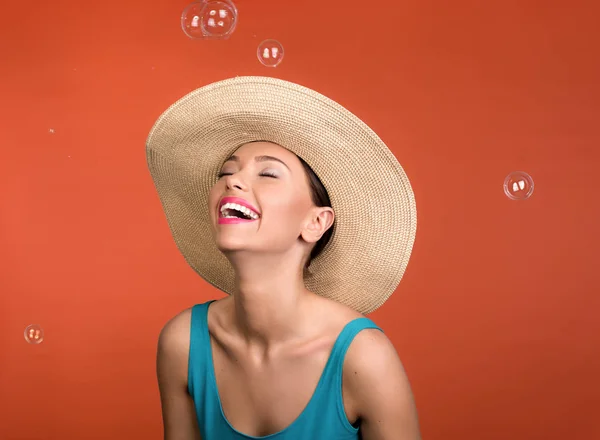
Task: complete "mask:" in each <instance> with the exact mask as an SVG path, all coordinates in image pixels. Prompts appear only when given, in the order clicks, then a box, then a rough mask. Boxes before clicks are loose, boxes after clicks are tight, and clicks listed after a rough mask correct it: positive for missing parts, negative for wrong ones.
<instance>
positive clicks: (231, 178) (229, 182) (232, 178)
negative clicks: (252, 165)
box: [225, 173, 246, 191]
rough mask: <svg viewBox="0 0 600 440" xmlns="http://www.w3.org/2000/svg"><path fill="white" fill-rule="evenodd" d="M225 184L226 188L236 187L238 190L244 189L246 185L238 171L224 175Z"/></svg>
mask: <svg viewBox="0 0 600 440" xmlns="http://www.w3.org/2000/svg"><path fill="white" fill-rule="evenodd" d="M225 186H227V189H238V190H240V191H244V190H245V189H246V185H245V184H244V182H243V181H242V179H241V177H240V173H234V174H230V175H228V176H225Z"/></svg>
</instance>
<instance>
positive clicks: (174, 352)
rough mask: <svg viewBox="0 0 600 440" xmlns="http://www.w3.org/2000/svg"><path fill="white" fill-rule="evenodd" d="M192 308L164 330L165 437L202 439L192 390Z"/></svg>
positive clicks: (160, 372)
mask: <svg viewBox="0 0 600 440" xmlns="http://www.w3.org/2000/svg"><path fill="white" fill-rule="evenodd" d="M191 316H192V313H191V309H186V310H184V311H182V312H180V313H178V314H177V315H175V316H174V317H173V318H171V319H170V320H169V321H168V322H167V323H166V324H165V325H164V326H163V328H162V330H161V331H160V335H159V337H158V351H157V357H156V374H157V379H158V388H159V391H160V398H161V407H162V415H163V427H164V438H165V440H171V439H198V438H199V437H200V432H199V429H198V424H197V420H196V416H195V410H194V402H193V400H192V398H191V396H190V395H189V393H188V390H187V386H188V381H187V376H188V357H189V348H190V325H191Z"/></svg>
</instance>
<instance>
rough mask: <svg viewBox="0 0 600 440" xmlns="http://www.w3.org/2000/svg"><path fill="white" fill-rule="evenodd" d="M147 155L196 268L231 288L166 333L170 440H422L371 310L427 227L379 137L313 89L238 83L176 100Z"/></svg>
mask: <svg viewBox="0 0 600 440" xmlns="http://www.w3.org/2000/svg"><path fill="white" fill-rule="evenodd" d="M290 115H293V117H290ZM224 116H225V117H224ZM330 127H336V130H335V131H332V130H331V129H330ZM147 154H148V164H149V168H150V171H151V173H152V176H153V178H154V182H155V185H156V188H157V190H158V193H159V196H160V198H161V201H162V203H163V208H164V210H165V213H166V216H167V219H168V222H169V225H170V227H171V230H172V232H173V236H174V239H175V241H176V243H177V245H178V247H179V249H180V250H181V252H182V253H183V255H184V256H185V258H186V261H187V262H188V263H189V264H190V265H191V266H192V267H193V268H194V270H196V272H197V273H198V274H199V275H200V276H202V277H203V278H204V279H205V280H207V281H208V282H209V283H211V284H213V285H215V286H216V287H218V288H220V289H221V290H223V291H224V292H226V293H228V294H229V296H228V297H226V298H224V299H222V300H218V301H208V302H206V303H203V304H196V305H194V306H193V307H191V308H189V309H187V310H184V311H183V312H181V313H180V314H178V315H177V316H175V317H174V318H172V319H171V320H170V321H169V322H168V323H167V324H166V325H165V326H164V328H163V330H162V332H161V334H160V338H159V342H158V354H157V375H158V383H159V388H160V393H161V401H162V408H163V420H164V427H165V439H167V440H175V439H177V440H180V439H197V438H198V437H200V438H202V439H204V440H216V439H218V440H228V439H256V438H266V437H268V438H269V439H273V440H275V439H276V440H280V439H281V440H292V439H294V440H295V439H307V438H310V439H316V440H319V439H327V440H336V439H339V440H342V439H347V440H351V439H353V440H354V439H358V438H363V439H366V440H381V439H392V438H393V439H396V438H398V439H405V440H416V439H419V438H420V434H419V427H418V421H417V413H416V409H415V405H414V401H413V397H412V392H411V389H410V385H409V382H408V379H407V377H406V374H405V372H404V369H403V367H402V363H401V361H400V359H399V357H398V355H397V353H396V350H395V349H394V347H393V345H392V344H391V342H390V341H389V339H388V338H387V337H386V336H385V335H384V333H383V331H382V330H381V329H380V328H379V327H378V326H377V325H376V324H375V323H374V322H373V321H372V320H370V319H368V318H366V317H365V316H364V315H363V313H369V312H371V311H373V310H375V309H376V308H378V307H379V306H381V305H382V304H383V303H384V302H385V301H386V300H387V299H388V298H389V296H390V295H391V294H392V292H393V291H394V290H395V289H396V287H397V285H398V283H399V282H400V279H401V278H402V276H403V274H404V270H405V268H406V265H407V263H408V260H409V257H410V253H411V250H412V245H413V242H414V237H415V231H416V208H415V202H414V196H413V193H412V189H411V187H410V183H409V181H408V178H407V177H406V174H405V173H404V170H403V169H402V167H401V166H400V164H399V163H398V161H397V160H396V159H395V157H394V156H393V155H392V153H391V152H390V151H389V149H388V148H387V147H386V146H385V144H383V142H382V141H381V140H380V139H379V138H378V137H377V135H376V134H375V133H373V132H372V131H371V130H370V129H369V128H368V127H367V126H366V125H365V124H364V123H363V122H362V121H361V120H360V119H358V118H357V117H356V116H354V115H352V114H351V113H350V112H348V111H347V110H346V109H344V108H343V107H341V106H340V105H339V104H337V103H335V102H333V101H331V100H329V99H328V98H326V97H324V96H323V95H320V94H318V93H316V92H314V91H312V90H310V89H306V88H304V87H302V86H299V85H297V84H292V83H289V82H286V81H281V80H276V79H272V78H257V77H238V78H235V79H231V80H225V81H221V82H219V83H215V84H211V85H208V86H206V87H203V88H201V89H198V90H196V91H194V92H192V93H190V94H189V95H187V96H186V97H184V98H182V99H181V100H180V101H178V102H176V103H175V104H174V105H172V106H171V107H170V108H169V109H168V110H167V111H166V112H165V113H164V114H163V115H162V116H161V117H160V118H159V120H158V121H157V122H156V124H155V126H154V127H153V129H152V131H151V132H150V135H149V137H148V141H147ZM383 201H385V203H382V202H383ZM374 211H377V212H378V213H379V214H380V215H378V216H377V218H373V216H371V215H366V213H372V212H374ZM391 230H392V231H395V235H396V236H397V237H398V239H397V240H394V242H393V243H390V242H389V240H388V239H387V238H388V237H389V232H390V231H391Z"/></svg>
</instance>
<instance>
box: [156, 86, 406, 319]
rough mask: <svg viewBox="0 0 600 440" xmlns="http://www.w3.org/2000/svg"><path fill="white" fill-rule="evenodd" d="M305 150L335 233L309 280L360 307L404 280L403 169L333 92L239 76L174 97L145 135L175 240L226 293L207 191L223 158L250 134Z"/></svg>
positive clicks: (378, 300)
mask: <svg viewBox="0 0 600 440" xmlns="http://www.w3.org/2000/svg"><path fill="white" fill-rule="evenodd" d="M258 140H261V141H269V142H273V143H276V144H279V145H281V146H283V147H285V148H287V149H288V150H290V151H292V152H294V153H295V154H296V155H298V156H299V157H301V158H302V159H303V160H304V161H306V163H307V164H308V165H309V166H310V167H311V168H312V169H313V170H314V172H315V173H316V174H317V176H318V177H319V179H321V181H322V182H323V185H324V186H325V188H326V189H327V192H328V193H329V197H330V199H331V204H332V207H333V209H334V211H335V223H334V231H333V235H332V237H331V239H330V241H329V244H328V245H327V246H326V247H325V249H324V250H323V252H322V253H321V254H320V255H319V256H318V257H317V258H316V259H314V260H313V261H312V263H311V265H310V268H309V270H308V271H307V272H306V274H305V284H306V287H307V288H308V289H309V290H311V291H313V292H315V293H317V294H319V295H322V296H324V297H328V298H331V299H334V300H336V301H339V302H341V303H343V304H346V305H348V306H350V307H352V308H353V309H355V310H357V311H359V312H361V313H365V314H366V313H370V312H372V311H374V310H375V309H377V308H378V307H379V306H381V305H382V304H383V303H384V302H385V301H386V300H387V299H388V298H389V297H390V295H391V294H392V293H393V292H394V291H395V289H396V287H397V286H398V283H399V282H400V280H401V278H402V276H403V274H404V271H405V269H406V266H407V264H408V260H409V258H410V254H411V251H412V246H413V243H414V240H415V234H416V225H417V212H416V205H415V199H414V195H413V191H412V188H411V186H410V183H409V180H408V177H407V176H406V174H405V172H404V170H403V169H402V167H401V166H400V164H399V163H398V161H397V160H396V158H395V157H394V155H393V154H392V152H391V151H390V150H389V149H388V148H387V147H386V145H385V144H384V143H383V141H382V140H381V139H379V137H378V136H377V135H376V134H375V133H374V132H373V131H372V130H371V129H370V128H369V127H368V126H367V125H366V124H365V123H364V122H362V121H361V120H360V119H359V118H357V117H356V116H355V115H353V114H352V113H351V112H349V111H348V110H346V109H345V108H343V107H342V106H340V105H339V104H337V103H336V102H334V101H332V100H331V99H329V98H327V97H325V96H323V95H321V94H319V93H317V92H315V91H313V90H311V89H308V88H305V87H303V86H300V85H298V84H294V83H290V82H287V81H283V80H279V79H275V78H266V77H236V78H232V79H227V80H224V81H220V82H217V83H213V84H210V85H207V86H205V87H202V88H200V89H197V90H195V91H193V92H191V93H189V94H188V95H186V96H184V97H183V98H181V99H180V100H178V101H177V102H176V103H174V104H173V105H172V106H170V107H169V108H168V109H167V110H166V111H165V112H164V113H163V114H162V115H161V116H160V117H159V119H158V120H157V121H156V123H155V124H154V126H153V128H152V130H151V131H150V134H149V136H148V139H147V142H146V153H147V160H148V167H149V169H150V173H151V175H152V178H153V180H154V183H155V186H156V189H157V191H158V195H159V197H160V200H161V202H162V205H163V209H164V211H165V214H166V217H167V221H168V223H169V227H170V229H171V232H172V234H173V237H174V239H175V242H176V244H177V246H178V248H179V250H180V251H181V253H182V254H183V256H184V257H185V259H186V261H187V262H188V264H189V265H190V266H191V267H192V268H193V269H194V270H195V271H196V272H197V273H198V274H199V275H200V276H202V277H203V278H204V279H205V280H206V281H208V282H209V283H211V284H212V285H214V286H215V287H217V288H219V289H221V290H223V291H224V292H226V293H229V294H231V293H232V292H233V291H234V273H233V269H232V267H231V265H230V263H229V261H228V260H227V258H226V257H225V256H224V255H223V254H222V253H221V252H220V251H219V250H218V249H217V247H216V245H215V243H214V241H213V238H212V233H211V224H210V217H209V207H208V194H209V191H210V188H211V187H212V185H214V184H215V183H216V181H217V179H218V176H217V174H218V172H219V170H220V167H221V165H222V164H223V162H224V161H225V159H226V158H227V157H228V156H230V155H231V154H232V153H233V152H234V151H235V150H236V149H237V148H238V147H240V146H241V145H243V144H245V143H248V142H252V141H258Z"/></svg>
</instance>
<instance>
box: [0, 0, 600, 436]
mask: <svg viewBox="0 0 600 440" xmlns="http://www.w3.org/2000/svg"><path fill="white" fill-rule="evenodd" d="M596 4H597V3H595V2H592V1H588V2H580V1H544V2H542V1H525V0H521V1H516V0H511V1H502V2H500V1H488V2H484V1H467V0H455V1H452V2H444V1H437V2H435V1H427V0H425V1H423V0H420V1H414V0H412V1H393V0H382V1H379V2H370V1H365V2H359V1H342V0H332V1H327V2H325V1H308V2H291V1H290V2H284V1H276V0H255V1H250V0H239V1H238V2H237V6H238V9H239V25H238V28H237V30H236V32H235V33H234V35H233V36H232V38H231V39H229V40H227V41H192V40H190V39H188V38H187V37H186V36H185V35H184V34H183V32H182V31H181V28H180V21H179V20H180V14H181V12H182V10H183V8H184V7H185V6H186V5H187V3H186V2H185V1H181V0H175V1H144V2H142V1H139V0H133V1H129V2H121V1H114V0H108V1H105V2H80V1H78V2H75V1H58V2H36V3H23V2H17V1H11V2H9V1H5V2H3V5H2V6H3V8H2V9H3V12H2V14H1V15H0V32H1V34H0V35H1V38H0V55H1V62H0V80H1V81H0V99H1V102H2V105H1V106H0V112H1V113H0V124H1V129H0V148H1V150H0V153H1V154H0V185H1V186H0V439H2V440H25V439H27V440H30V439H31V440H32V439H36V440H37V439H39V440H41V439H44V440H59V439H60V440H64V439H108V438H110V439H114V440H118V439H122V440H125V439H145V440H152V439H160V438H161V435H162V425H161V423H162V422H161V414H160V403H159V395H158V389H157V385H156V378H155V356H156V342H157V336H158V333H159V331H160V329H161V327H162V325H164V323H165V322H166V321H167V320H168V319H169V318H170V317H172V316H173V315H175V314H176V313H178V312H179V311H181V310H182V309H184V308H186V307H189V306H191V305H192V304H194V303H199V302H204V301H206V300H207V299H209V298H214V297H220V296H221V294H220V293H219V292H217V291H215V290H214V289H213V288H212V287H209V286H208V285H207V284H206V283H205V282H203V281H202V280H201V279H200V278H199V277H198V276H197V275H196V274H195V273H194V272H193V271H192V270H191V269H190V268H189V267H188V266H187V265H186V263H185V261H184V260H183V258H182V257H181V255H180V254H179V252H178V250H177V249H176V247H175V244H174V242H173V240H172V238H171V236H170V233H169V229H168V226H167V223H166V221H165V218H164V215H163V212H162V210H161V206H160V203H159V200H158V197H157V194H156V193H155V190H154V187H153V184H152V181H151V178H150V175H149V173H148V171H147V168H146V162H145V139H146V136H147V134H148V132H149V130H150V128H151V126H152V124H153V123H154V121H155V120H156V118H157V117H158V116H159V115H160V113H161V112H162V111H164V110H165V109H166V108H167V107H168V106H169V105H170V104H171V103H173V102H174V101H175V100H177V99H178V98H180V97H181V96H183V95H184V94H186V93H188V92H190V91H191V90H193V89H195V88H197V87H200V86H203V85H205V84H208V83H210V82H213V81H216V80H220V79H224V78H228V77H232V76H236V75H267V76H274V77H278V78H283V79H286V80H290V81H295V82H298V83H301V84H303V85H305V86H308V87H311V88H314V89H316V90H318V91H320V92H321V93H324V94H325V95H327V96H329V97H331V98H332V99H335V100H337V101H338V102H340V103H341V104H343V105H345V106H346V107H347V108H349V109H350V110H351V111H353V112H354V113H356V114H358V115H359V116H360V117H362V118H363V119H364V120H365V121H366V122H367V123H368V124H369V125H370V126H371V127H372V128H373V129H374V130H375V131H376V132H377V133H378V134H379V135H380V136H381V137H382V138H383V139H384V140H385V141H386V142H387V144H388V145H389V146H390V148H391V149H392V150H393V151H394V153H395V154H396V156H397V157H398V159H399V160H400V162H401V163H402V165H403V166H404V168H405V170H406V172H407V174H408V176H409V177H410V179H411V181H412V184H413V187H414V191H415V195H416V200H417V207H418V216H419V219H418V231H417V239H416V243H415V248H414V253H413V257H412V260H411V262H410V264H409V266H408V270H407V272H406V275H405V277H404V279H403V281H402V283H401V284H400V287H399V288H398V290H397V292H396V293H395V294H394V295H393V296H392V298H391V299H390V300H389V302H388V303H386V304H385V305H384V306H383V307H382V308H381V309H380V310H378V311H376V312H375V313H373V314H372V315H371V317H372V318H373V319H374V320H375V321H376V322H378V323H379V324H380V325H381V326H382V327H383V328H384V329H385V331H386V333H387V334H388V336H389V337H390V338H391V340H392V341H393V342H394V344H395V346H396V347H397V349H398V352H399V353H400V356H401V358H402V360H403V362H404V364H405V366H406V369H407V371H408V374H409V377H410V379H411V382H412V385H413V389H414V393H415V396H416V400H417V405H418V408H419V413H420V418H421V426H422V432H423V438H424V439H428V440H464V439H485V440H496V439H497V440H505V439H512V440H536V439H539V440H542V439H543V440H550V439H561V440H562V439H570V440H572V439H586V440H587V439H593V438H600V421H598V413H599V412H600V322H599V321H600V319H599V318H598V311H599V310H600V295H599V293H600V275H599V272H600V271H599V270H598V268H597V266H598V263H599V261H600V258H598V252H599V250H600V237H599V236H600V233H599V231H598V223H599V220H600V202H599V200H600V197H599V195H598V193H599V192H600V183H599V182H598V176H599V174H600V170H599V167H600V153H599V150H598V145H599V143H600V134H599V131H600V123H599V119H600V85H599V82H600V79H599V78H600V62H599V59H600V56H599V54H600V30H598V29H597V27H596V26H597V17H598V16H599V15H600V8H599V7H598V6H596ZM267 38H275V39H277V40H279V41H280V42H281V43H282V44H283V46H284V47H285V50H286V54H285V59H284V60H283V63H282V64H281V65H280V66H279V67H277V68H276V69H272V68H267V67H264V66H262V65H261V64H260V63H259V62H258V60H257V58H256V48H257V45H258V44H259V42H260V41H262V40H263V39H267ZM51 130H53V133H52V132H51ZM515 170H523V171H526V172H528V173H529V174H531V176H532V177H533V179H534V180H535V185H536V186H535V192H534V194H533V196H532V197H531V198H530V199H529V200H527V201H517V202H515V201H511V200H509V199H508V198H507V197H506V196H505V195H504V193H503V189H502V184H503V180H504V178H505V176H506V175H507V174H508V173H510V172H511V171H515ZM32 323H36V324H40V325H41V326H42V327H43V328H44V330H45V338H46V339H45V340H44V342H43V343H42V344H40V345H30V344H27V343H26V342H25V340H24V338H23V330H24V329H25V327H26V326H27V325H29V324H32Z"/></svg>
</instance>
